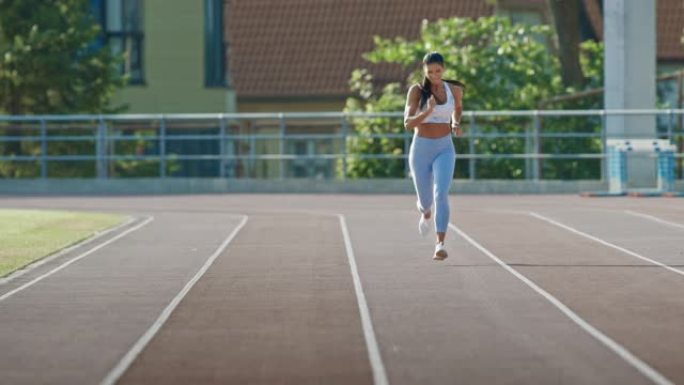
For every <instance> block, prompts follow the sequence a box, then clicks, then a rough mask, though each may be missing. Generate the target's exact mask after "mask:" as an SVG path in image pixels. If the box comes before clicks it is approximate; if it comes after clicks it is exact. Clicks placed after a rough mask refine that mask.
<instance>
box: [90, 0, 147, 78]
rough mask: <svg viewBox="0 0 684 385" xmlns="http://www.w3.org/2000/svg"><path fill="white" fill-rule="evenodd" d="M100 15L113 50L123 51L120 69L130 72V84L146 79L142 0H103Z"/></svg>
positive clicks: (105, 35)
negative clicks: (144, 70)
mask: <svg viewBox="0 0 684 385" xmlns="http://www.w3.org/2000/svg"><path fill="white" fill-rule="evenodd" d="M100 1H102V2H104V4H103V5H104V6H100V18H101V24H102V30H103V32H104V40H105V42H106V44H108V45H109V47H110V49H111V50H112V52H113V53H114V54H117V55H118V54H121V53H124V62H123V63H122V64H121V73H122V74H128V75H129V76H130V80H129V81H130V83H131V84H142V83H143V82H144V72H143V37H144V34H143V15H142V2H143V0H100Z"/></svg>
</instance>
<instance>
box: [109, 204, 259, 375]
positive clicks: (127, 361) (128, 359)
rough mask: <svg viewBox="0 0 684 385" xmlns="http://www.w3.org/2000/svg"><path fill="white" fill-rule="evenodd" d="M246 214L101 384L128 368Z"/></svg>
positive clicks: (233, 236)
mask: <svg viewBox="0 0 684 385" xmlns="http://www.w3.org/2000/svg"><path fill="white" fill-rule="evenodd" d="M247 218H248V217H247V216H246V215H245V216H242V220H241V221H240V224H238V226H237V227H236V228H235V229H234V230H233V231H232V232H231V233H230V235H228V237H227V238H226V239H225V240H224V241H223V243H221V245H220V246H219V247H218V248H217V249H216V251H214V253H213V254H212V255H211V256H210V257H209V258H208V259H207V261H206V262H205V263H204V265H202V267H201V268H200V269H199V271H197V273H196V274H195V276H194V277H192V279H191V280H190V281H188V283H187V284H186V285H185V287H183V289H182V290H181V291H180V292H179V293H178V294H177V295H176V296H175V297H174V298H173V299H172V300H171V302H170V303H169V304H168V305H167V306H166V308H165V309H164V310H163V311H162V312H161V314H160V315H159V317H158V318H157V320H156V321H155V322H154V323H153V324H152V326H150V328H149V329H147V331H146V332H145V333H144V334H143V335H142V336H141V337H140V339H138V341H136V343H135V344H133V346H132V347H131V348H130V349H129V351H128V352H127V353H126V354H125V355H124V356H123V357H122V358H121V360H119V362H118V363H117V364H116V366H114V368H112V370H111V371H110V372H109V374H107V376H106V377H105V378H104V379H103V380H102V382H101V384H102V385H112V384H114V383H116V382H117V381H118V380H119V378H120V377H121V376H122V375H123V374H124V373H125V372H126V370H128V368H129V367H130V366H131V364H132V363H133V362H134V361H135V359H136V358H137V357H138V355H140V353H141V352H142V351H143V349H145V347H146V346H147V345H148V344H149V343H150V341H151V340H152V338H154V336H155V335H156V334H157V332H159V330H160V329H161V328H162V326H164V323H166V321H167V320H168V319H169V317H170V316H171V313H173V311H174V310H175V309H176V307H178V304H180V302H181V301H182V300H183V298H185V296H186V295H187V294H188V293H189V292H190V290H191V289H192V287H193V286H195V284H196V283H197V281H199V280H200V278H202V276H203V275H204V273H206V271H207V270H208V269H209V267H211V265H212V264H213V263H214V260H216V258H217V257H218V256H219V255H220V254H221V253H222V252H223V250H225V249H226V247H228V244H230V242H231V241H232V240H233V238H235V236H236V235H237V234H238V232H239V231H240V230H241V229H242V228H243V227H244V226H245V224H246V223H247Z"/></svg>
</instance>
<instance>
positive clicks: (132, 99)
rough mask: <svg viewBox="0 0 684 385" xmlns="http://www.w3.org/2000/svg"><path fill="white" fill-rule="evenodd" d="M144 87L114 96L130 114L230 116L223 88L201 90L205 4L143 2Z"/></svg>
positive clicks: (231, 102) (230, 96)
mask: <svg viewBox="0 0 684 385" xmlns="http://www.w3.org/2000/svg"><path fill="white" fill-rule="evenodd" d="M142 4H143V7H144V9H143V15H144V22H143V26H144V27H143V28H144V33H145V36H144V41H143V46H144V48H143V49H144V59H143V60H144V63H143V66H144V78H145V79H144V80H145V84H144V85H131V86H128V87H126V88H125V89H124V90H122V91H121V92H120V93H119V94H118V95H117V96H116V98H115V100H114V102H115V104H118V103H126V104H129V106H130V109H129V110H128V111H127V112H129V113H172V112H177V113H193V112H198V113H203V112H207V113H209V112H235V94H234V92H233V91H232V90H229V89H228V88H227V87H223V88H207V87H205V86H204V2H203V1H200V0H193V1H188V0H145V1H144V2H142Z"/></svg>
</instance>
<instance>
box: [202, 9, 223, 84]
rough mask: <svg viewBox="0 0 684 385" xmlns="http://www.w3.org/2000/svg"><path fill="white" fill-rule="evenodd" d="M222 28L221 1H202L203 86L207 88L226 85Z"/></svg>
mask: <svg viewBox="0 0 684 385" xmlns="http://www.w3.org/2000/svg"><path fill="white" fill-rule="evenodd" d="M223 26H224V23H223V0H204V84H205V85H206V86H207V87H225V86H226V85H227V84H226V65H225V62H226V58H225V57H226V55H225V52H226V47H225V44H224V41H223V33H224V29H223Z"/></svg>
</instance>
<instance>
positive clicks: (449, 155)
mask: <svg viewBox="0 0 684 385" xmlns="http://www.w3.org/2000/svg"><path fill="white" fill-rule="evenodd" d="M423 72H424V74H425V77H424V78H423V83H422V84H414V85H413V86H411V88H410V89H409V92H408V96H407V98H406V108H405V110H404V126H405V127H406V129H407V130H413V132H414V135H413V142H412V143H411V150H410V152H409V165H410V167H411V175H412V177H413V185H414V187H415V189H416V195H418V202H417V206H418V210H419V211H420V213H421V216H420V220H419V222H418V231H419V232H420V234H421V235H423V236H425V235H427V234H428V233H429V232H430V227H431V226H430V222H429V220H430V217H431V216H432V204H433V203H434V204H435V219H434V221H435V232H436V233H437V244H436V245H435V254H434V256H433V257H432V258H433V259H435V260H439V261H441V260H444V259H446V258H447V256H448V255H447V252H446V249H445V248H444V237H445V235H446V230H447V226H448V225H449V199H448V195H449V186H450V185H451V180H452V179H453V176H454V162H455V160H456V151H455V150H454V143H453V141H452V139H451V133H453V134H454V135H456V136H460V135H461V112H462V110H463V107H462V103H461V100H462V97H463V90H464V89H465V85H464V84H463V83H461V82H458V81H455V80H446V79H442V75H443V74H444V58H443V57H442V55H440V54H439V53H437V52H431V53H428V54H427V55H425V57H424V58H423Z"/></svg>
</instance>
